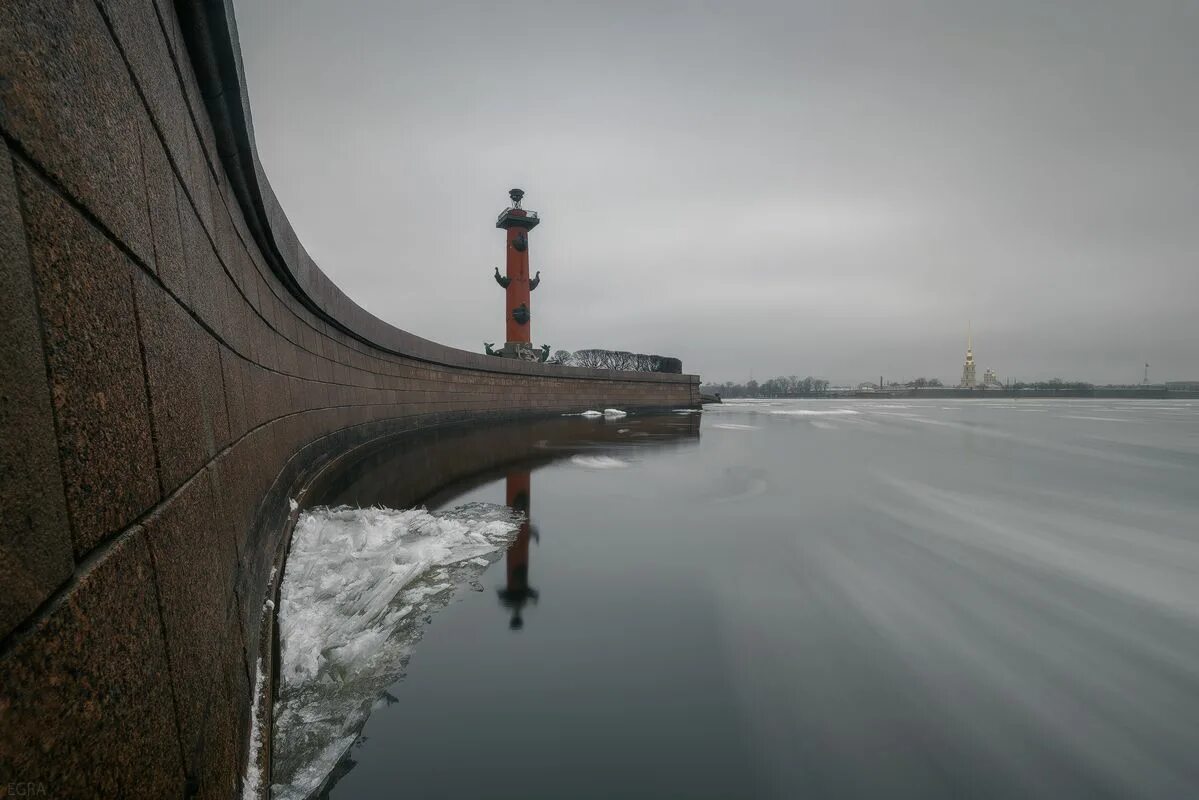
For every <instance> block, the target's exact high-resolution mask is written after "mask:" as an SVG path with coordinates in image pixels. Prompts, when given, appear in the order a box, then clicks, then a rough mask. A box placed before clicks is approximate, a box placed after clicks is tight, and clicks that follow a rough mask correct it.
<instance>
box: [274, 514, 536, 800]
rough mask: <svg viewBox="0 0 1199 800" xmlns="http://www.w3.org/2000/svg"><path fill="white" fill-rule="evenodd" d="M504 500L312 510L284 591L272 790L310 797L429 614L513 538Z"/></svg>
mask: <svg viewBox="0 0 1199 800" xmlns="http://www.w3.org/2000/svg"><path fill="white" fill-rule="evenodd" d="M519 521H520V517H519V515H517V514H516V513H515V512H513V511H512V510H511V509H509V508H507V507H505V506H497V505H491V504H486V503H471V504H468V505H465V506H460V507H458V508H455V509H452V510H450V511H445V512H437V513H433V512H429V511H426V510H425V509H423V508H417V509H410V510H407V511H394V510H391V509H385V508H367V509H359V508H347V507H344V506H343V507H339V508H315V509H312V510H311V511H307V512H304V513H302V514H301V515H300V518H299V520H298V521H297V523H296V529H295V533H294V534H293V536H292V543H291V551H290V553H289V555H288V558H287V566H286V571H285V574H284V577H283V586H282V587H281V590H280V600H279V648H280V656H279V659H280V664H279V699H278V702H277V704H276V706H275V738H274V747H273V772H274V776H273V777H274V780H275V784H274V786H273V793H272V796H273V797H274V798H277V799H278V800H303V798H306V797H308V795H309V794H311V793H312V792H313V791H315V790H316V789H317V788H318V787H319V786H320V785H321V783H322V782H324V780H325V778H326V776H328V774H329V773H330V771H331V770H332V769H333V768H334V766H336V764H337V762H338V760H340V758H341V757H342V755H343V754H344V753H345V752H346V750H347V749H349V747H350V746H351V745H352V744H353V743H354V741H355V740H356V739H357V737H358V733H359V731H360V730H361V728H362V726H363V724H365V722H366V719H367V717H368V716H369V714H370V711H371V708H372V706H373V705H374V704H375V703H376V702H377V700H378V699H379V697H380V696H381V695H382V693H383V692H384V690H386V688H387V687H388V686H390V685H391V684H392V683H394V682H395V681H396V680H398V679H399V678H400V677H402V675H403V671H404V666H405V664H406V663H407V661H408V656H409V655H410V654H411V651H412V647H413V645H415V643H416V642H417V641H418V640H419V639H420V636H421V624H420V623H421V621H422V620H425V619H426V618H427V617H428V615H429V614H430V613H432V612H433V611H436V610H437V609H439V608H442V607H444V606H445V604H446V603H447V602H449V599H450V595H451V594H452V592H453V589H454V587H455V586H456V585H459V584H462V583H465V582H468V581H474V580H475V579H476V578H477V577H478V575H479V574H480V573H481V572H482V571H483V569H485V568H486V566H487V565H488V564H490V563H491V561H493V560H494V559H495V558H496V557H497V554H498V553H499V552H501V551H502V549H503V548H505V547H506V546H507V545H508V544H510V543H511V541H512V540H513V539H514V538H515V535H516V530H517V527H518V525H519Z"/></svg>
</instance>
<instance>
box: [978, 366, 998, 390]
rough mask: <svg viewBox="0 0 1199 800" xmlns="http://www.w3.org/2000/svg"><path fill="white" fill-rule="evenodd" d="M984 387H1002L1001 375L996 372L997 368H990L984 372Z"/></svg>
mask: <svg viewBox="0 0 1199 800" xmlns="http://www.w3.org/2000/svg"><path fill="white" fill-rule="evenodd" d="M983 388H984V389H1002V388H1003V384H1002V383H1001V382H1000V380H999V376H998V375H996V374H995V370H993V369H989V370H987V371H986V372H984V373H983Z"/></svg>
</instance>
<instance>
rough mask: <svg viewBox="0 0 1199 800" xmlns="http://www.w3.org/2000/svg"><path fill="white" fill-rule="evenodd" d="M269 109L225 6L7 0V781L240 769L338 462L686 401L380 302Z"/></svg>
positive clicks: (1, 652)
mask: <svg viewBox="0 0 1199 800" xmlns="http://www.w3.org/2000/svg"><path fill="white" fill-rule="evenodd" d="M252 131H253V129H252V126H251V124H250V116H249V110H248V106H247V102H246V92H245V83H244V78H243V75H242V71H241V66H240V56H239V53H238V45H237V35H236V29H235V27H234V25H233V18H232V11H231V9H230V7H229V6H228V4H226V3H222V2H220V0H216V1H215V2H213V1H211V0H210V1H206V2H199V1H198V0H197V2H179V3H177V4H172V3H171V2H169V0H39V1H38V2H33V1H32V0H5V2H3V3H0V132H2V135H3V141H2V142H0V266H2V269H0V303H3V305H4V314H3V317H2V319H3V321H2V323H0V325H2V327H0V356H2V359H3V370H2V371H0V416H2V419H0V423H2V430H3V441H2V442H0V503H2V508H3V528H2V530H0V797H3V796H5V795H7V794H16V793H25V794H29V793H33V792H39V791H40V792H41V793H42V794H43V796H51V797H93V796H94V797H122V798H130V797H153V798H164V797H181V796H203V797H228V796H229V795H230V794H231V793H232V792H234V791H235V790H236V788H237V783H238V778H239V775H240V772H241V768H242V762H243V761H244V758H245V752H246V741H247V732H248V727H249V720H248V717H249V710H250V708H249V707H250V702H249V699H250V697H251V676H252V675H253V671H254V666H255V662H256V660H257V657H258V653H259V642H260V633H261V622H262V612H261V608H262V603H263V599H264V598H265V597H267V594H268V591H269V582H270V573H271V565H272V564H273V563H274V562H275V559H276V557H277V555H278V550H279V547H280V543H281V539H282V533H281V531H282V529H283V528H282V525H281V524H280V521H281V519H282V518H283V517H284V516H285V512H286V502H287V497H288V493H289V492H290V491H292V490H293V489H294V488H295V487H297V486H298V485H300V484H302V483H303V481H304V480H305V476H306V475H309V474H311V473H312V470H313V469H315V468H316V467H317V466H319V465H320V464H321V463H322V461H324V460H327V459H330V458H334V457H336V456H337V455H338V454H339V453H344V452H345V451H346V450H347V449H349V448H352V447H355V446H357V445H360V444H362V443H364V442H367V441H370V440H373V439H375V438H377V437H380V436H384V435H392V434H394V433H396V432H397V431H401V430H405V429H416V428H421V427H428V426H430V425H437V424H442V423H448V422H452V421H460V420H469V419H485V418H493V417H496V418H498V417H510V416H516V415H530V414H544V413H552V412H561V411H570V410H579V409H582V408H586V407H604V406H622V407H662V406H666V407H669V406H686V405H693V404H695V403H696V402H697V401H698V387H697V383H698V382H697V379H696V378H695V377H694V376H687V375H648V374H631V373H612V372H599V371H591V370H582V369H570V368H560V367H551V366H545V365H539V364H522V363H513V362H508V361H503V360H500V359H496V358H489V357H486V356H483V355H477V354H472V353H467V352H463V351H459V350H454V349H452V348H447V347H443V346H441V345H438V344H435V343H433V342H429V341H427V340H424V339H421V338H419V337H417V336H414V335H412V334H410V333H407V332H404V331H401V330H398V329H395V328H393V327H391V326H390V325H388V324H386V323H384V322H382V321H381V320H379V319H376V318H374V317H372V316H371V315H369V314H367V313H366V312H365V311H363V310H362V309H361V308H359V307H358V306H357V305H355V304H354V303H353V302H352V301H351V300H349V299H348V298H347V297H346V296H345V295H344V294H342V293H341V292H340V291H339V290H338V289H337V287H335V286H334V285H333V284H332V283H331V282H330V281H329V280H328V279H327V278H326V277H325V275H324V274H323V273H322V272H321V271H320V270H319V269H318V268H317V267H316V266H315V265H314V264H313V262H312V260H311V259H310V258H309V256H308V255H307V253H306V252H305V251H304V248H303V247H302V246H301V245H300V244H299V241H298V240H297V238H296V236H295V233H294V232H293V231H292V229H291V227H290V225H289V223H288V221H287V219H286V217H285V216H284V215H283V213H282V211H281V210H280V208H279V204H278V202H277V201H276V200H275V197H274V195H273V193H272V192H271V189H270V185H269V183H268V182H267V181H266V178H265V176H264V174H263V171H262V168H261V165H260V163H259V161H258V157H257V154H256V151H255V149H254V141H253V132H252ZM647 344H650V343H647ZM14 787H15V788H14ZM34 796H36V795H34Z"/></svg>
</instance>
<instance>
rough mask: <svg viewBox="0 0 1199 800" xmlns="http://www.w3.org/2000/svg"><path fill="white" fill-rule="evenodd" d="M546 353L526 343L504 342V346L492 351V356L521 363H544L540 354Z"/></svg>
mask: <svg viewBox="0 0 1199 800" xmlns="http://www.w3.org/2000/svg"><path fill="white" fill-rule="evenodd" d="M543 352H547V351H545V350H543V349H542V348H539V347H538V348H535V347H533V345H531V344H530V343H528V342H504V346H503V347H502V348H501V349H499V350H495V351H493V353H494V355H497V356H503V357H504V358H519V359H520V360H521V361H533V362H539V361H544V360H545V359H543V358H542V353H543Z"/></svg>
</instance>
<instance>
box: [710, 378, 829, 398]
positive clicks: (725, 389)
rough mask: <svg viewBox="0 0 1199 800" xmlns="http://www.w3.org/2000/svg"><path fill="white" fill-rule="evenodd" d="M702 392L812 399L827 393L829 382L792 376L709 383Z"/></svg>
mask: <svg viewBox="0 0 1199 800" xmlns="http://www.w3.org/2000/svg"><path fill="white" fill-rule="evenodd" d="M700 391H701V392H703V393H705V394H719V395H720V396H721V397H810V396H811V395H819V394H824V393H825V392H827V391H828V381H826V380H823V379H822V378H812V377H807V378H800V377H799V376H798V375H791V376H788V377H782V376H780V377H777V378H770V379H769V380H765V381H762V382H761V383H758V382H757V381H755V380H750V381H748V382H747V383H733V382H732V381H726V382H724V383H709V384H705V385H703V386H701V387H700Z"/></svg>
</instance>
